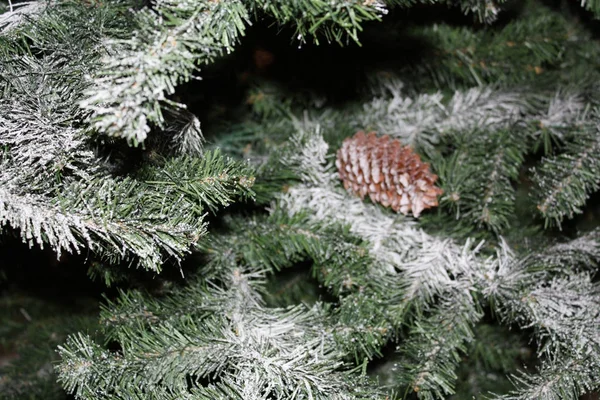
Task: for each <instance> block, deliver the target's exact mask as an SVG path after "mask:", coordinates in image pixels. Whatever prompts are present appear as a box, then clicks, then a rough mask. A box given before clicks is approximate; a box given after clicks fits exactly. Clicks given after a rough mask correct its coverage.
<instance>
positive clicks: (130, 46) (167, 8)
mask: <svg viewBox="0 0 600 400" xmlns="http://www.w3.org/2000/svg"><path fill="white" fill-rule="evenodd" d="M137 19H138V29H137V30H136V31H135V32H134V35H133V36H132V37H131V38H129V39H126V40H108V41H107V42H106V43H105V46H106V47H107V48H108V49H109V53H108V54H107V55H106V56H105V57H104V58H103V60H102V66H101V68H100V69H99V70H98V71H96V72H94V73H93V74H92V86H91V87H90V89H89V90H87V91H86V93H85V95H86V99H85V100H84V101H82V102H81V106H82V107H83V108H84V109H86V110H89V111H91V112H92V119H91V125H92V127H93V128H95V129H97V130H98V131H100V132H102V133H106V134H108V135H111V136H118V137H123V138H125V139H127V141H128V142H129V143H131V144H133V145H137V144H139V143H142V142H143V141H144V140H145V139H146V136H147V134H148V132H149V131H150V124H155V125H157V126H159V127H163V126H164V122H165V119H164V116H163V112H162V108H165V107H166V108H174V109H177V108H182V107H183V108H185V106H183V105H181V104H178V103H176V102H173V101H171V100H169V99H168V98H167V95H169V94H172V93H173V92H174V90H175V86H176V85H177V84H179V83H182V82H186V81H188V80H189V79H191V78H192V74H193V73H194V71H195V70H196V69H197V65H198V64H203V63H208V62H210V61H212V60H213V59H214V58H215V57H217V56H219V55H221V54H223V53H224V52H230V51H232V49H233V45H234V44H235V42H236V41H237V38H238V36H239V35H240V34H242V33H243V31H244V24H245V21H246V19H247V14H246V8H245V7H244V6H243V5H242V3H241V2H240V1H237V0H235V1H227V2H224V1H217V2H213V1H202V2H200V3H198V4H196V3H193V4H192V3H181V2H173V1H169V0H164V1H162V0H161V1H159V2H157V3H156V5H155V7H154V10H152V11H151V10H148V9H144V10H142V11H140V12H138V14H137Z"/></svg>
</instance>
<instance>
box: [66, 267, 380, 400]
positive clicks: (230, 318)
mask: <svg viewBox="0 0 600 400" xmlns="http://www.w3.org/2000/svg"><path fill="white" fill-rule="evenodd" d="M223 273H224V274H223V277H225V276H227V274H225V271H223ZM255 279H259V280H260V279H261V273H260V272H252V271H248V273H246V272H244V271H243V270H241V269H239V268H237V267H236V268H233V269H232V270H229V274H228V279H227V280H226V281H224V282H222V284H224V285H225V288H219V287H218V286H216V285H215V283H216V282H213V283H209V285H205V286H204V287H203V288H202V289H200V291H199V292H198V293H197V294H198V295H200V297H199V298H198V299H202V302H203V303H204V304H207V305H209V304H210V303H211V302H212V303H214V304H215V305H216V310H215V309H213V308H212V307H210V305H209V306H208V307H205V308H204V309H203V310H202V314H203V315H202V314H201V316H200V317H199V318H193V317H190V316H187V315H184V316H181V317H180V318H173V317H170V318H169V320H170V321H171V322H168V321H162V322H161V323H160V324H158V325H153V326H151V327H150V328H149V329H147V330H146V329H144V327H140V326H132V327H131V328H121V329H122V331H121V334H120V335H119V339H120V343H121V346H122V355H119V354H111V353H109V352H107V351H105V350H103V349H102V348H100V347H99V346H98V345H96V344H94V343H93V342H91V341H90V340H89V338H86V337H85V336H81V335H79V336H73V337H71V339H70V340H69V341H68V342H67V344H66V345H65V346H61V347H60V349H59V351H60V354H61V356H62V357H63V363H62V364H61V365H60V366H59V369H58V370H59V374H60V379H61V381H62V382H63V384H64V386H65V387H66V388H67V390H68V391H69V392H72V393H74V394H75V395H76V398H78V399H86V398H94V399H98V398H106V399H113V398H120V397H119V395H120V393H129V392H134V393H135V392H138V391H139V390H140V388H143V390H144V391H147V390H148V391H154V389H155V388H156V389H157V392H158V393H160V392H161V391H165V390H167V391H168V392H170V393H178V392H184V391H185V390H186V389H189V387H190V384H191V389H192V390H191V393H196V394H198V395H199V396H203V395H206V394H207V393H210V392H211V391H213V392H215V391H218V390H219V387H220V385H221V384H225V387H227V386H229V385H227V383H228V382H231V383H232V385H231V387H230V390H231V391H233V392H234V393H236V392H237V393H238V395H236V396H234V398H264V396H269V395H272V396H276V397H284V398H310V397H312V398H314V399H328V398H333V399H367V398H368V399H376V398H380V394H379V393H378V391H377V390H374V391H370V392H369V391H367V390H366V388H365V387H364V384H363V383H360V384H359V385H356V382H353V384H351V381H350V375H348V373H347V372H344V370H343V364H342V363H341V362H339V361H337V360H339V359H340V355H341V354H340V353H339V352H338V351H337V350H336V348H335V346H334V343H333V341H332V340H331V336H330V335H329V334H327V331H326V329H324V326H323V318H324V314H323V312H322V310H320V309H319V308H318V307H313V308H312V309H306V308H304V307H295V308H291V309H288V310H282V309H264V308H263V307H262V304H261V301H260V298H259V297H258V295H257V292H256V291H255V290H254V289H253V287H254V286H255V285H256V283H253V281H254V280H255ZM188 301H189V300H188ZM200 309H202V307H199V311H200ZM222 310H228V311H227V312H226V313H223V312H221V311H222ZM215 311H216V312H215ZM117 313H118V314H121V315H122V313H119V312H117ZM134 318H135V316H134ZM224 355H225V357H224ZM215 374H218V375H221V374H222V380H221V382H220V383H217V384H216V387H214V386H213V387H210V386H209V387H203V385H202V384H201V381H200V379H202V378H209V377H210V376H211V375H215ZM242 383H243V384H242ZM259 395H260V397H258V396H259ZM242 396H250V397H242ZM200 398H202V397H200Z"/></svg>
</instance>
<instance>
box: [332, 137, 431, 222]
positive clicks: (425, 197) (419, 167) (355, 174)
mask: <svg viewBox="0 0 600 400" xmlns="http://www.w3.org/2000/svg"><path fill="white" fill-rule="evenodd" d="M335 165H336V166H337V168H338V171H339V174H340V178H341V179H342V181H343V182H344V187H345V188H346V190H348V191H351V192H354V193H356V194H358V195H359V196H360V198H361V199H364V198H365V195H367V194H368V195H369V197H370V198H371V200H372V201H373V202H375V203H381V204H382V205H383V206H385V207H390V206H391V207H392V209H393V210H394V211H396V212H401V213H402V214H404V215H407V214H408V213H409V211H412V214H413V215H414V216H415V217H418V216H419V215H420V214H421V211H423V210H424V209H426V208H430V207H434V206H437V205H438V202H437V196H438V195H440V194H442V193H443V190H442V189H440V188H438V187H436V186H434V183H435V181H436V180H437V178H438V177H437V175H435V174H433V173H431V171H429V164H428V163H424V162H422V161H421V157H419V155H418V154H415V153H414V152H413V151H412V149H411V148H410V147H408V146H402V144H401V143H400V141H399V140H397V139H393V140H390V138H389V136H387V135H385V136H382V137H377V135H376V134H375V132H370V133H369V134H367V135H365V133H364V132H363V131H360V132H358V133H356V135H354V136H353V137H351V138H347V139H345V140H344V143H343V144H342V148H341V149H339V150H338V152H337V160H336V163H335Z"/></svg>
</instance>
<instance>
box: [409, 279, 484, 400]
mask: <svg viewBox="0 0 600 400" xmlns="http://www.w3.org/2000/svg"><path fill="white" fill-rule="evenodd" d="M465 289H466V288H461V289H458V290H455V291H452V292H446V293H444V294H443V300H442V302H441V304H439V305H437V307H436V309H435V311H433V313H432V315H430V316H425V317H421V318H417V319H416V320H415V321H414V322H413V323H412V324H411V325H412V326H413V327H412V329H411V331H410V334H409V336H408V338H407V339H406V340H405V341H404V342H403V343H402V345H401V346H400V348H399V352H400V353H401V355H402V358H401V359H400V360H401V362H400V363H399V365H400V367H399V376H398V382H399V383H400V384H401V385H402V386H406V387H407V391H409V390H410V391H413V392H416V393H417V395H418V397H419V399H427V400H433V399H443V398H445V397H446V396H447V395H451V394H453V393H454V382H455V381H456V372H455V370H456V368H457V365H458V363H459V362H460V359H461V356H460V354H461V353H465V352H466V345H465V342H470V341H472V340H473V337H474V334H473V330H472V329H473V326H474V325H475V324H476V323H477V322H478V321H479V319H480V318H481V317H482V316H483V313H482V312H481V311H480V310H478V306H477V302H476V301H474V299H473V298H472V295H471V294H470V293H469V292H468V291H467V290H465Z"/></svg>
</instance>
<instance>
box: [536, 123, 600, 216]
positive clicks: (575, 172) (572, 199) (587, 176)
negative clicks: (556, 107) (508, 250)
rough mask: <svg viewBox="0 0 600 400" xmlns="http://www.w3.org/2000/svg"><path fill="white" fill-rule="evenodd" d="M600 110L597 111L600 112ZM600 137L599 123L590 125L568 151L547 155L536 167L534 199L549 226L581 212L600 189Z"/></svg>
mask: <svg viewBox="0 0 600 400" xmlns="http://www.w3.org/2000/svg"><path fill="white" fill-rule="evenodd" d="M597 112H598V111H596V113H597ZM598 176H600V136H599V135H598V125H597V123H593V124H592V125H591V126H590V124H586V125H585V126H583V127H582V128H581V130H580V131H579V133H578V134H577V135H576V136H574V137H573V141H572V142H570V143H568V144H567V145H566V146H565V150H564V151H563V152H562V153H560V154H558V155H556V156H553V157H550V158H545V159H544V160H543V162H542V163H541V165H540V166H539V167H538V168H536V169H535V170H534V176H533V179H534V182H535V189H536V190H535V191H534V192H533V196H534V200H535V202H536V204H537V208H538V210H539V211H540V213H541V215H542V216H543V217H544V218H545V222H546V225H547V226H548V225H558V226H559V227H560V224H561V222H562V220H563V219H564V218H565V217H567V218H572V217H573V216H574V214H578V213H581V212H582V211H581V207H582V206H583V205H584V204H585V201H586V200H587V198H588V196H589V195H590V194H591V193H592V192H593V191H596V190H598V188H600V181H599V180H598Z"/></svg>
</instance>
